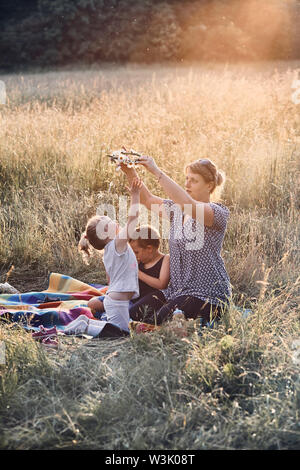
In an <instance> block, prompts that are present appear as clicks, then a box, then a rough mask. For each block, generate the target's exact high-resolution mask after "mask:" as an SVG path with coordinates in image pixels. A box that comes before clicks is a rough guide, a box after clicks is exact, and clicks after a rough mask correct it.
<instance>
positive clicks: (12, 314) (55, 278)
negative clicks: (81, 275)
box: [0, 273, 108, 330]
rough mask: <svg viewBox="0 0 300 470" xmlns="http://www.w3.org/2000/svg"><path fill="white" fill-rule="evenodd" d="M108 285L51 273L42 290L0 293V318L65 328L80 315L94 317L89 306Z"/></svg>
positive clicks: (33, 327) (30, 326)
mask: <svg viewBox="0 0 300 470" xmlns="http://www.w3.org/2000/svg"><path fill="white" fill-rule="evenodd" d="M107 288H108V286H105V285H101V284H86V283H84V282H82V281H79V280H77V279H74V278H72V277H70V276H66V275H64V274H59V273H51V274H50V276H49V283H48V288H47V289H46V290H45V291H42V292H27V293H21V294H1V295H0V320H1V319H2V320H6V321H11V322H17V323H18V324H20V325H22V326H23V327H24V328H26V329H30V330H36V329H38V327H39V326H40V325H43V326H44V327H46V328H50V327H52V326H54V325H56V327H57V328H58V329H61V330H63V329H64V326H66V325H67V324H68V323H70V322H71V321H73V320H75V319H76V318H77V317H78V316H79V315H86V316H87V317H88V318H92V319H93V318H94V316H93V315H92V313H91V310H90V309H89V308H88V307H87V303H88V301H89V300H90V299H91V298H92V297H94V296H101V295H104V294H105V292H106V290H107Z"/></svg>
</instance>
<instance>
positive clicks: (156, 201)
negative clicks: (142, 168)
mask: <svg viewBox="0 0 300 470" xmlns="http://www.w3.org/2000/svg"><path fill="white" fill-rule="evenodd" d="M121 170H122V171H123V173H125V175H126V177H127V180H128V183H129V184H131V183H132V181H133V180H134V178H136V177H137V176H138V175H137V172H136V171H135V169H134V168H128V167H127V166H126V165H124V164H121ZM140 203H141V204H143V205H144V206H145V207H147V209H148V210H150V211H153V212H156V213H158V214H159V215H160V216H164V210H163V199H162V198H161V197H158V196H155V195H154V194H152V193H151V192H150V191H149V189H148V188H147V186H146V185H145V183H144V182H142V186H141V190H140Z"/></svg>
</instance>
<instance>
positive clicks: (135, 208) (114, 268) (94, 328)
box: [64, 178, 142, 337]
mask: <svg viewBox="0 0 300 470" xmlns="http://www.w3.org/2000/svg"><path fill="white" fill-rule="evenodd" d="M141 185H142V182H141V180H140V179H139V178H135V179H134V180H133V182H132V185H131V187H130V188H127V189H128V190H129V191H130V193H131V206H130V208H129V214H128V220H127V223H126V225H125V227H123V228H120V226H119V224H118V223H117V222H116V221H113V220H111V219H110V218H109V217H108V216H104V215H103V216H94V217H92V218H91V219H90V220H89V221H88V223H87V226H86V230H85V232H84V233H83V234H82V237H81V240H80V242H79V245H78V248H79V250H80V251H82V252H83V254H84V256H90V254H91V246H92V247H93V248H95V249H96V250H104V255H103V263H104V266H105V270H106V273H107V276H108V279H109V288H108V290H107V293H106V296H105V298H104V308H105V312H106V317H107V322H109V323H112V324H114V325H116V326H118V327H119V328H120V329H121V330H123V331H126V332H128V331H129V327H128V325H129V301H130V299H135V298H137V297H139V282H138V264H137V260H136V256H135V254H134V252H133V250H132V248H131V247H130V245H129V243H128V241H129V240H130V239H131V237H132V233H133V232H134V230H135V228H136V225H137V222H138V216H139V199H140V189H141ZM107 322H106V321H102V320H93V319H89V318H87V317H86V316H85V315H80V316H79V317H78V318H77V319H76V320H74V321H72V322H71V323H69V325H67V326H66V327H65V328H64V333H66V334H87V335H90V336H93V337H96V336H98V335H99V333H100V332H101V331H102V329H103V328H104V326H105V324H106V323H107Z"/></svg>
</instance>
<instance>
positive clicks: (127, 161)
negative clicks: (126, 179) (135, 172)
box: [107, 148, 142, 171]
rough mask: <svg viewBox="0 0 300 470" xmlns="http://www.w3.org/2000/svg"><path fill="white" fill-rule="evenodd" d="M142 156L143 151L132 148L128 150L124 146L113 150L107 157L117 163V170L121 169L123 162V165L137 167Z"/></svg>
mask: <svg viewBox="0 0 300 470" xmlns="http://www.w3.org/2000/svg"><path fill="white" fill-rule="evenodd" d="M141 156H142V154H141V153H139V152H136V151H135V150H133V149H130V150H129V151H128V150H125V149H124V148H123V149H121V150H115V151H114V152H112V154H110V155H107V157H109V158H110V159H111V161H112V162H115V163H116V164H117V166H116V171H120V170H121V163H122V164H123V165H126V166H127V168H135V167H136V166H137V165H138V161H139V158H140V157H141ZM134 157H137V158H134Z"/></svg>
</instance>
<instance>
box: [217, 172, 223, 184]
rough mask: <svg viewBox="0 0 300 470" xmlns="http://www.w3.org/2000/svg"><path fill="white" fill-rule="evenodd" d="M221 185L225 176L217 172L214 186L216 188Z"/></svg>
mask: <svg viewBox="0 0 300 470" xmlns="http://www.w3.org/2000/svg"><path fill="white" fill-rule="evenodd" d="M223 183H225V174H224V173H223V172H222V171H220V170H218V171H217V174H216V184H217V186H221V185H222V184H223Z"/></svg>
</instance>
